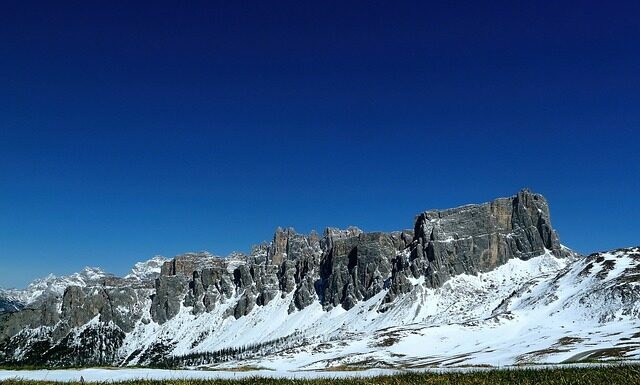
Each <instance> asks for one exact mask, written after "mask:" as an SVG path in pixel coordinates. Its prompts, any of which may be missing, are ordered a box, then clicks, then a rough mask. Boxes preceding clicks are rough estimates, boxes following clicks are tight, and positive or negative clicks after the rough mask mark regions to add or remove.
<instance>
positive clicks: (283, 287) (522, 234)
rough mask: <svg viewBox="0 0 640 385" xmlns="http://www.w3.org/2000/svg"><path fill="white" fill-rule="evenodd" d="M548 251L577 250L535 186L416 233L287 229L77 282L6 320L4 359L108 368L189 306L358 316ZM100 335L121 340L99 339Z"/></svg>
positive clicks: (453, 213) (423, 225) (433, 216)
mask: <svg viewBox="0 0 640 385" xmlns="http://www.w3.org/2000/svg"><path fill="white" fill-rule="evenodd" d="M546 250H549V251H550V252H551V253H553V254H554V255H556V256H558V257H562V256H564V254H565V251H563V248H562V247H561V246H560V243H559V240H558V236H557V234H556V233H555V231H554V230H553V228H552V227H551V221H550V216H549V207H548V205H547V202H546V200H545V199H544V197H542V196H541V195H539V194H534V193H531V192H529V191H528V190H522V191H520V192H519V193H518V194H517V195H516V196H514V197H510V198H500V199H497V200H495V201H493V202H489V203H485V204H480V205H468V206H463V207H458V208H454V209H449V210H440V211H437V210H432V211H426V212H424V213H421V214H419V215H418V216H417V217H416V219H415V222H414V226H413V230H404V231H398V232H391V233H382V232H373V233H365V232H363V231H361V230H360V229H358V228H355V227H352V228H348V229H346V230H339V229H334V228H328V229H326V230H325V232H324V233H323V235H322V236H320V235H318V234H317V233H315V232H312V233H310V234H308V235H307V234H299V233H297V232H295V230H293V229H291V228H289V229H280V228H278V229H277V230H276V232H275V234H274V237H273V240H272V242H270V243H263V244H260V245H258V246H255V247H254V248H253V250H252V252H251V254H250V255H242V254H234V255H233V256H231V257H229V258H226V259H222V258H219V257H214V256H213V255H211V254H208V253H190V254H185V255H182V256H178V257H175V258H174V259H172V260H170V261H166V262H164V263H163V262H162V260H161V259H158V260H155V261H154V263H155V264H156V265H158V266H159V265H160V264H161V263H162V267H161V268H160V271H159V272H158V271H157V270H153V271H151V272H147V270H148V268H149V267H153V266H155V265H150V264H148V263H147V264H143V265H140V269H142V270H143V271H142V273H138V274H133V273H132V274H130V275H129V276H127V277H125V278H118V277H113V276H105V277H103V278H100V280H99V281H96V282H94V283H91V284H89V285H87V286H85V287H80V286H68V287H67V288H66V289H65V290H64V294H63V295H58V296H56V295H50V296H48V297H46V298H42V299H40V300H39V301H38V302H36V303H33V304H30V305H29V306H26V307H25V308H24V309H18V310H17V311H13V312H10V313H8V312H5V313H4V314H0V362H2V360H4V361H7V360H9V358H7V357H14V353H15V352H17V351H20V352H32V353H33V352H35V351H36V350H37V349H44V348H45V347H46V348H47V349H49V350H51V351H58V352H68V351H69V349H76V348H73V346H75V345H73V343H74V342H73V341H77V340H79V339H80V340H85V341H93V342H92V343H93V344H94V345H90V346H93V348H95V349H104V351H105V353H104V354H102V355H97V356H91V355H90V354H89V355H88V357H89V358H88V360H89V361H87V362H90V361H91V360H94V363H95V364H103V363H105V362H106V361H105V360H107V361H108V360H113V359H115V358H114V354H115V351H116V350H117V349H118V346H120V344H121V343H122V339H123V338H124V337H123V336H124V335H125V333H128V332H129V331H131V330H132V329H133V328H134V327H135V325H136V323H138V322H143V323H148V322H157V323H158V324H163V323H165V322H167V321H169V320H171V319H172V318H174V317H175V316H176V315H178V314H179V313H180V312H181V311H189V312H191V313H192V314H194V315H200V314H203V313H206V312H212V311H214V310H216V309H218V307H219V306H223V305H224V312H223V313H221V314H223V316H224V317H234V318H236V319H237V318H240V317H244V316H246V315H248V314H249V313H251V311H253V309H255V308H256V307H258V306H267V305H268V304H269V303H270V302H271V301H273V300H274V299H276V298H279V300H282V299H287V300H289V301H290V305H289V308H288V311H289V312H295V311H297V310H300V309H304V308H305V307H307V306H309V305H311V304H313V303H316V302H319V303H320V304H321V305H322V306H323V308H324V309H325V310H330V309H332V308H334V307H339V306H342V307H343V308H344V309H346V310H349V309H351V308H353V307H354V305H355V304H357V303H358V302H359V301H364V300H367V299H370V298H372V297H373V296H375V295H376V294H378V293H381V292H383V291H386V295H385V300H384V301H385V303H386V305H385V306H387V308H388V307H389V306H393V301H394V299H395V298H396V297H398V296H400V295H403V294H404V293H409V292H410V291H411V290H412V288H413V287H414V285H415V280H416V279H418V278H420V277H424V285H426V286H428V287H432V288H437V287H440V286H442V284H443V283H444V282H445V281H446V280H447V279H449V278H450V277H451V276H454V275H458V274H476V273H479V272H485V271H489V270H492V269H495V268H496V267H498V266H500V265H502V264H504V263H505V262H507V261H508V260H509V259H512V258H520V259H528V258H531V257H534V256H537V255H540V254H543V253H545V251H546ZM147 265H149V266H147ZM143 268H144V269H143ZM140 269H138V270H140ZM143 273H144V274H143ZM147 273H148V274H147ZM385 306H383V307H382V308H381V311H385V310H386V308H385ZM149 317H150V318H151V319H149ZM86 325H91V327H90V328H86V327H85V326H86ZM41 326H42V327H45V328H40V329H38V330H39V332H38V333H40V334H38V337H37V338H35V337H34V336H33V335H32V334H29V333H31V331H32V330H35V329H36V328H38V327H41ZM82 328H85V329H82ZM80 329H82V330H84V331H80ZM92 330H93V331H95V332H96V333H104V334H107V335H109V336H112V337H113V341H111V342H109V341H105V340H103V339H101V338H98V337H96V336H95V333H94V332H92ZM79 333H85V334H84V335H80V334H79ZM27 337H28V338H27ZM34 341H40V342H39V343H40V345H38V346H40V347H39V348H35V347H30V346H31V345H33V344H34ZM65 341H66V342H65ZM54 348H55V349H54ZM87 349H92V348H87ZM82 354H85V353H82ZM105 354H106V356H105ZM36 356H37V354H35V353H34V357H36ZM3 357H4V358H3ZM91 357H93V358H91ZM105 357H106V358H105ZM49 359H50V360H51V362H54V361H55V360H58V359H60V356H50V357H49ZM55 362H58V361H55ZM82 362H85V361H82Z"/></svg>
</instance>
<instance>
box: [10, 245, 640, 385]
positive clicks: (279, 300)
mask: <svg viewBox="0 0 640 385" xmlns="http://www.w3.org/2000/svg"><path fill="white" fill-rule="evenodd" d="M159 262H160V261H153V263H150V264H149V265H148V266H149V268H148V269H147V266H144V265H140V266H138V270H137V272H136V273H137V275H141V276H142V275H146V274H157V272H158V266H159ZM146 270H149V271H148V272H147V271H146ZM86 275H89V274H88V272H87V274H86ZM639 275H640V248H632V249H620V250H617V251H613V252H608V253H598V254H594V255H591V256H589V257H577V256H574V257H571V258H556V257H554V256H553V255H552V254H551V253H550V252H547V253H545V254H543V255H541V256H538V257H535V258H531V259H528V260H520V259H511V260H509V261H508V262H507V263H506V264H504V265H502V266H500V267H498V268H496V269H495V270H493V271H490V272H487V273H482V274H478V275H458V276H454V277H452V278H450V279H449V280H448V281H447V282H446V283H445V284H444V285H443V286H442V287H441V288H438V289H430V288H427V287H426V286H425V285H424V282H423V279H415V280H414V281H412V284H413V285H414V289H413V290H412V291H411V292H410V293H408V294H406V295H404V296H400V297H398V298H397V299H396V301H395V302H394V303H393V306H391V307H383V299H384V297H385V294H386V290H383V291H381V292H380V293H378V294H377V295H375V296H374V297H372V298H370V299H369V300H367V301H360V302H358V303H357V304H356V305H355V306H354V307H353V308H351V309H350V310H348V311H347V310H345V309H343V308H342V307H336V308H333V309H332V310H330V311H326V310H324V309H323V308H322V306H321V304H320V302H319V301H316V302H315V303H313V304H311V305H309V306H307V307H305V308H304V309H302V310H295V311H291V312H290V311H289V309H290V304H291V300H292V295H293V293H291V294H289V295H287V296H285V297H280V296H277V297H276V298H274V299H273V300H271V301H270V302H269V303H267V304H266V305H264V306H256V307H255V308H253V310H252V311H251V312H250V313H249V314H247V315H246V316H243V317H240V318H238V319H235V318H234V317H228V316H225V315H224V314H225V313H227V311H228V310H229V309H230V308H233V306H234V305H235V303H236V301H237V300H238V299H237V298H238V297H237V296H236V297H234V298H230V299H229V300H228V301H226V302H222V303H220V304H218V305H217V306H216V307H215V309H213V310H212V311H211V312H205V313H203V314H199V315H194V314H193V312H192V308H191V307H185V306H182V307H181V310H180V312H179V313H178V315H177V316H175V317H173V318H172V319H170V320H168V321H167V322H165V323H164V324H162V325H160V324H158V323H156V322H154V321H152V320H151V316H150V314H149V308H150V305H151V303H150V301H151V299H146V301H147V302H144V301H142V302H141V303H140V304H139V306H140V311H141V312H142V313H143V315H142V317H141V319H140V320H139V321H138V322H137V323H136V325H135V327H134V329H133V331H131V332H129V333H127V334H126V336H125V337H124V341H123V344H122V346H121V347H120V348H119V351H118V354H119V356H120V357H121V360H122V363H123V365H125V366H127V365H137V364H142V363H144V360H145V357H144V354H145V352H149V351H159V352H160V354H163V355H166V356H169V357H173V358H175V359H176V360H177V361H176V363H177V365H178V366H180V367H185V368H187V369H206V370H197V371H174V370H156V369H153V370H152V369H127V368H124V369H117V370H116V369H114V370H108V369H84V370H55V371H46V370H42V371H19V372H12V371H0V379H3V378H4V379H7V378H14V377H16V376H19V377H23V378H26V379H31V380H36V379H43V380H44V379H46V380H52V379H53V380H61V381H68V380H77V379H79V377H80V376H83V377H84V378H85V379H87V380H94V381H103V380H114V381H115V380H126V379H132V378H154V379H170V378H239V377H246V376H256V375H258V376H270V377H273V376H276V377H307V376H315V377H317V376H348V375H378V374H392V373H394V372H395V371H396V370H426V369H433V368H439V369H443V370H452V369H453V370H455V369H460V368H467V367H476V368H478V367H510V366H513V365H519V366H521V365H525V366H526V365H532V364H536V365H537V364H551V365H554V364H566V363H574V364H575V363H577V362H582V361H585V360H588V361H591V360H599V361H608V360H637V359H639V358H640V321H639V319H640V300H639V299H640V286H639V285H638V282H637V281H638V276H639ZM77 278H79V279H80V278H81V279H89V278H85V277H77ZM92 322H93V323H94V324H95V323H97V319H94V320H92V321H90V322H89V323H88V324H86V325H84V326H82V327H81V328H79V331H81V330H82V328H84V327H90V326H92ZM93 326H95V325H93ZM107 326H108V325H107ZM32 332H34V333H36V332H37V329H34V330H33V331H32ZM234 349H235V351H234V353H233V354H228V351H229V350H234ZM225 350H227V352H226V353H225V354H227V355H226V356H225V358H224V359H216V360H211V359H210V358H211V357H207V356H206V355H207V354H216V352H221V351H222V352H225ZM218 358H219V357H218ZM147 359H148V357H147ZM345 369H347V370H349V371H347V372H345V371H344V370H345ZM352 370H356V371H357V372H356V373H354V372H352Z"/></svg>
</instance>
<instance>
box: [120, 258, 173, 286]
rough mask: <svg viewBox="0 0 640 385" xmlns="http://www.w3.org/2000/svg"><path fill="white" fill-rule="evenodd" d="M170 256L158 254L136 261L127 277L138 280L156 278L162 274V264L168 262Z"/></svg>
mask: <svg viewBox="0 0 640 385" xmlns="http://www.w3.org/2000/svg"><path fill="white" fill-rule="evenodd" d="M168 260H169V258H166V257H163V256H161V255H157V256H155V257H153V258H151V259H149V260H147V261H144V262H138V263H136V264H135V265H134V266H133V268H132V269H131V272H130V273H129V274H127V275H126V276H125V278H130V279H136V280H140V281H143V280H149V279H156V278H158V276H159V275H160V270H161V269H162V265H163V264H164V263H165V262H167V261H168Z"/></svg>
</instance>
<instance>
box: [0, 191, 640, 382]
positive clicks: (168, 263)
mask: <svg viewBox="0 0 640 385" xmlns="http://www.w3.org/2000/svg"><path fill="white" fill-rule="evenodd" d="M408 224H410V222H408ZM639 282H640V247H630V248H621V249H617V250H612V251H607V252H598V253H593V254H591V255H588V256H582V255H579V254H578V253H575V252H573V251H572V250H571V249H570V248H568V247H566V246H564V245H562V244H561V243H560V239H559V236H558V234H557V232H556V231H555V230H554V228H553V227H552V225H551V217H550V211H549V205H548V203H547V201H546V199H545V198H544V197H543V196H542V195H540V194H536V193H533V192H531V191H529V190H527V189H523V190H521V191H519V192H518V193H517V194H516V195H515V196H512V197H508V198H498V199H496V200H494V201H492V202H488V203H483V204H473V205H466V206H461V207H457V208H452V209H447V210H431V211H425V212H423V213H420V214H418V215H417V216H416V217H415V219H414V221H413V226H412V228H409V229H405V230H399V231H395V232H388V233H385V232H363V231H361V230H360V229H358V228H356V227H350V228H348V229H344V230H341V229H335V228H328V229H326V230H324V232H323V233H322V234H318V233H316V232H312V233H310V234H299V233H297V232H296V231H295V230H293V229H291V228H288V229H281V228H278V229H277V230H276V232H275V234H274V237H273V239H272V241H271V242H268V243H267V242H265V243H262V244H259V245H257V246H254V247H253V249H252V251H251V252H250V253H249V254H241V253H235V254H232V255H230V256H227V257H219V256H214V255H212V254H209V253H204V252H203V253H188V254H183V255H179V256H176V257H174V258H171V259H168V258H164V257H154V258H152V259H150V260H148V261H145V262H140V263H137V264H136V265H135V266H134V267H133V269H132V270H131V272H130V273H129V274H128V275H126V276H124V277H117V276H115V275H112V274H108V273H106V272H104V271H102V270H101V269H98V268H86V269H84V270H83V271H81V272H79V273H75V274H72V275H70V276H65V277H55V276H49V277H47V278H44V279H38V280H36V281H34V282H33V283H31V284H30V285H29V286H28V287H27V288H26V289H24V290H15V289H2V290H0V364H3V365H5V366H21V365H42V366H47V367H63V366H71V365H74V366H75V365H83V366H94V365H113V366H128V365H136V366H154V367H185V368H227V369H231V368H238V367H256V368H258V367H259V368H278V369H287V370H310V369H316V370H324V369H327V368H329V369H338V368H345V367H348V368H369V367H391V368H424V367H448V366H485V365H491V366H504V365H517V364H531V363H561V362H581V361H586V360H588V361H591V360H612V359H623V360H633V359H637V358H638V357H639V356H640V285H639Z"/></svg>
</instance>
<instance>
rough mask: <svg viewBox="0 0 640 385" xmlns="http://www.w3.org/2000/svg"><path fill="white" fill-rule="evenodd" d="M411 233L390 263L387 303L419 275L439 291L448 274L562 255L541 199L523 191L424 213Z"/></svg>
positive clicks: (472, 272)
mask: <svg viewBox="0 0 640 385" xmlns="http://www.w3.org/2000/svg"><path fill="white" fill-rule="evenodd" d="M414 232H415V235H414V239H413V242H412V243H411V245H410V248H409V250H408V253H405V254H402V255H398V257H397V258H396V259H395V261H394V262H393V266H394V268H393V274H392V280H391V282H392V283H391V288H390V291H389V294H388V296H387V300H388V301H389V302H390V301H392V300H393V299H394V298H395V297H396V296H397V295H399V294H401V293H405V292H408V291H409V290H411V286H412V285H410V284H409V278H410V277H411V278H418V277H421V276H424V277H425V282H426V285H427V286H429V287H440V286H442V284H443V283H444V282H445V281H446V280H447V279H448V278H449V277H451V276H453V275H458V274H463V273H465V274H477V273H479V272H486V271H489V270H492V269H495V268H496V267H498V266H500V265H502V264H504V263H505V262H506V261H507V260H509V259H512V258H519V259H525V260H526V259H529V258H531V257H534V256H537V255H541V254H544V253H545V252H546V251H547V250H549V251H550V252H551V253H553V254H554V255H556V256H558V257H564V256H565V254H566V253H565V251H563V249H562V247H561V245H560V241H559V239H558V235H557V234H556V232H555V230H553V228H552V227H551V219H550V215H549V206H548V204H547V201H546V199H545V198H544V197H543V196H542V195H540V194H534V193H532V192H530V191H529V190H526V189H524V190H521V191H520V192H518V194H517V195H516V196H514V197H510V198H499V199H496V200H495V201H493V202H489V203H484V204H480V205H468V206H462V207H458V208H454V209H448V210H441V211H438V210H433V211H426V212H424V213H422V214H419V215H418V217H417V218H416V221H415V226H414Z"/></svg>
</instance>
